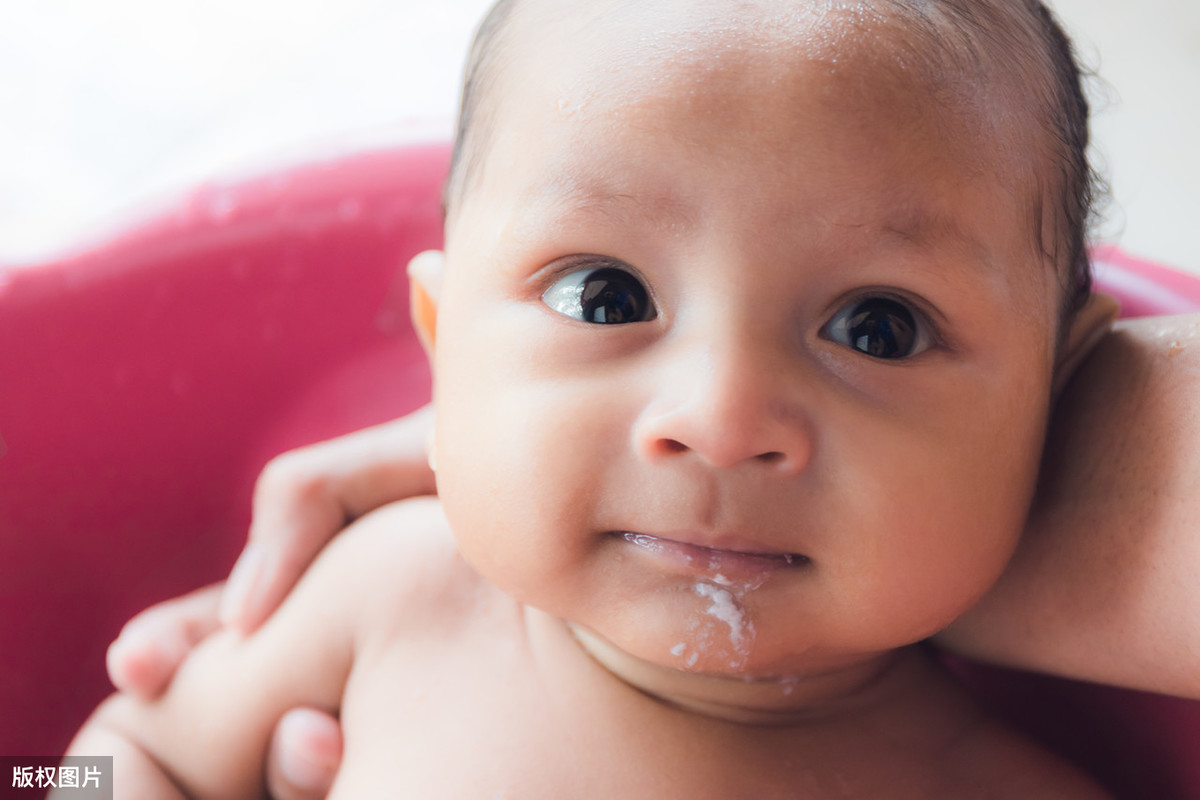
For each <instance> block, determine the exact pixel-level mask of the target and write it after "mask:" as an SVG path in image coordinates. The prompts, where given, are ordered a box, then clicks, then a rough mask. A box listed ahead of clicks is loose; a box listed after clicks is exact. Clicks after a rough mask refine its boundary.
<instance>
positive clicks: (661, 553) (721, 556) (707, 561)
mask: <svg viewBox="0 0 1200 800" xmlns="http://www.w3.org/2000/svg"><path fill="white" fill-rule="evenodd" d="M615 534H616V535H617V536H620V537H621V538H622V539H624V540H625V541H626V542H628V543H629V544H631V545H633V546H634V547H635V548H637V549H638V550H640V551H642V552H643V553H646V554H647V555H650V556H652V557H654V558H655V559H656V560H658V561H660V562H661V563H663V564H664V565H667V566H670V567H674V568H676V569H680V568H682V569H684V570H686V571H689V572H699V573H704V574H707V575H709V576H712V577H714V578H722V577H724V578H729V579H735V578H742V579H745V578H756V577H762V576H764V575H765V574H767V573H769V572H774V571H776V570H785V569H793V570H794V569H801V568H804V567H807V566H809V565H810V564H812V559H810V558H809V557H808V556H806V555H803V554H801V553H785V552H779V551H773V550H766V549H762V548H757V547H753V546H750V547H745V546H741V545H739V546H737V547H711V546H708V545H700V544H693V543H691V542H685V541H679V540H677V539H670V538H667V537H663V536H652V535H650V534H648V533H635V532H632V531H616V532H615Z"/></svg>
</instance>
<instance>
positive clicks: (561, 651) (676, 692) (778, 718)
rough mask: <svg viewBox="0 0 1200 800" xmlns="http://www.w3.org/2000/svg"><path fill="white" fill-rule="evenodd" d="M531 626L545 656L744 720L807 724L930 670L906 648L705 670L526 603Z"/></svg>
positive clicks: (708, 713)
mask: <svg viewBox="0 0 1200 800" xmlns="http://www.w3.org/2000/svg"><path fill="white" fill-rule="evenodd" d="M526 624H527V630H528V634H529V637H530V640H531V643H532V644H533V646H534V648H535V649H536V650H541V651H542V652H543V653H544V654H546V655H550V656H555V655H556V656H558V657H566V658H570V657H572V656H576V657H577V656H579V655H581V654H586V655H587V656H590V661H592V662H594V663H595V664H598V665H599V666H601V667H603V668H604V670H605V671H606V672H607V673H609V675H611V676H612V677H614V678H617V679H619V680H620V681H622V682H623V683H625V684H627V685H628V686H630V687H632V688H634V689H637V690H638V691H640V692H642V693H643V694H645V695H647V696H649V697H652V698H654V699H656V700H659V701H660V702H663V703H665V704H667V705H670V706H673V707H676V708H679V709H682V710H685V711H688V712H692V713H696V714H700V715H702V716H705V717H709V718H712V719H718V720H724V721H727V722H735V723H740V724H750V725H776V726H778V725H794V724H803V723H805V722H811V721H814V720H816V719H820V718H824V717H827V716H828V715H830V714H834V715H836V714H838V713H839V712H849V711H851V710H853V709H861V708H862V707H863V706H869V705H872V704H873V703H874V702H877V701H878V700H880V699H882V698H884V697H885V696H890V695H892V693H893V692H896V691H903V688H902V687H903V685H904V684H905V683H907V682H908V681H910V680H922V679H924V678H927V677H928V675H927V672H928V669H929V665H928V664H926V663H925V662H926V659H925V658H923V657H920V656H918V654H917V653H916V652H915V651H913V650H912V649H904V650H897V651H892V652H888V653H885V654H882V655H880V656H877V657H875V658H872V659H869V660H865V661H863V662H861V663H859V664H856V665H854V666H851V667H846V668H844V669H839V670H835V671H829V672H822V673H818V674H808V675H787V676H778V677H770V678H761V679H756V678H749V677H740V676H735V677H724V676H712V675H702V674H696V673H690V672H685V671H682V670H678V669H672V668H669V667H663V666H660V665H657V664H652V663H650V662H648V661H645V660H643V659H640V658H637V657H635V656H632V655H630V654H629V653H626V652H625V651H623V650H621V649H620V648H618V647H616V646H614V645H613V644H612V643H610V642H608V641H607V640H605V639H603V638H602V637H600V636H597V635H596V634H594V633H592V632H590V631H588V630H587V629H585V628H581V627H579V626H576V625H573V624H571V623H569V622H564V621H563V620H560V619H558V618H556V617H552V616H550V615H548V614H545V613H543V612H541V611H538V610H536V609H532V608H526ZM571 651H574V653H572V652H571ZM918 673H919V675H918Z"/></svg>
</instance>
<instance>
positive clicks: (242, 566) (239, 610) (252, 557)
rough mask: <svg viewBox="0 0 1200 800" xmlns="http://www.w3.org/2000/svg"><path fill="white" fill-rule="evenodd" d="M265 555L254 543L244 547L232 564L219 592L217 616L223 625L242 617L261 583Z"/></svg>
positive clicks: (233, 622)
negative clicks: (222, 588)
mask: <svg viewBox="0 0 1200 800" xmlns="http://www.w3.org/2000/svg"><path fill="white" fill-rule="evenodd" d="M265 561H266V556H265V555H264V553H263V551H262V549H261V548H260V547H259V546H258V545H256V544H248V545H246V549H245V550H243V551H242V554H241V555H240V556H239V557H238V560H237V563H236V564H234V565H233V571H232V572H230V573H229V581H228V582H227V583H226V584H225V591H223V592H221V606H220V608H219V610H218V612H217V616H218V617H219V618H220V620H221V624H223V625H234V624H235V623H237V622H238V621H239V618H241V617H244V616H245V614H246V611H247V608H248V607H249V605H250V602H251V600H252V599H253V598H254V595H255V594H257V592H258V589H259V587H260V586H261V585H262V580H263V571H264V568H265Z"/></svg>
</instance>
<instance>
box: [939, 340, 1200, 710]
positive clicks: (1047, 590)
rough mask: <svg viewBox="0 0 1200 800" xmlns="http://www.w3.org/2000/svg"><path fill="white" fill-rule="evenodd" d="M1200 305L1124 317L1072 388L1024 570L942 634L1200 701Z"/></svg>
mask: <svg viewBox="0 0 1200 800" xmlns="http://www.w3.org/2000/svg"><path fill="white" fill-rule="evenodd" d="M1197 398H1200V316H1181V317H1171V318H1159V319H1145V320H1130V321H1124V322H1120V323H1118V324H1117V325H1116V327H1115V329H1114V331H1113V332H1112V333H1111V334H1109V335H1108V336H1107V337H1106V338H1105V339H1104V340H1103V341H1102V342H1101V343H1100V344H1099V345H1098V346H1097V348H1096V350H1095V352H1094V353H1093V354H1092V356H1091V357H1090V358H1089V359H1088V360H1087V361H1086V362H1085V363H1084V364H1083V365H1082V367H1081V368H1080V370H1079V372H1078V373H1077V374H1076V376H1075V378H1074V379H1073V380H1072V381H1071V383H1070V384H1069V385H1068V386H1067V388H1066V391H1065V393H1064V395H1063V397H1062V399H1061V401H1060V403H1059V406H1058V409H1057V412H1056V415H1055V419H1054V421H1053V423H1052V425H1051V435H1050V440H1049V442H1048V444H1047V456H1046V462H1045V465H1044V467H1043V475H1042V485H1041V487H1040V490H1039V494H1038V498H1037V500H1036V503H1035V506H1034V509H1033V512H1032V514H1031V517H1030V523H1029V527H1028V529H1027V531H1026V536H1025V538H1024V540H1023V542H1022V544H1021V547H1020V549H1019V551H1018V553H1017V556H1016V558H1015V559H1014V561H1013V563H1012V565H1011V567H1010V568H1009V570H1008V572H1007V573H1006V574H1005V576H1004V577H1003V578H1002V579H1001V581H1000V583H999V584H998V585H997V586H996V587H995V589H994V590H993V591H992V592H991V593H990V594H989V595H988V596H987V597H986V598H984V600H983V601H982V602H981V603H980V604H979V605H978V606H977V607H976V609H974V610H973V611H972V612H971V613H969V614H968V615H966V616H965V617H963V618H962V619H961V620H959V621H958V622H957V623H955V625H954V626H952V627H951V628H950V629H949V630H948V631H946V632H945V633H944V634H942V635H941V637H939V638H940V641H941V643H942V644H944V645H946V646H947V647H949V648H951V649H954V650H957V651H959V652H962V653H964V654H966V655H971V656H975V657H979V658H982V659H984V660H988V661H993V662H998V663H1003V664H1008V665H1012V666H1018V667H1023V668H1029V669H1035V670H1040V671H1045V672H1050V673H1053V674H1058V675H1065V676H1069V677H1075V678H1082V679H1087V680H1094V681H1098V682H1103V683H1110V684H1116V685H1121V686H1127V687H1131V688H1137V689H1146V690H1150V691H1156V692H1164V693H1169V694H1175V695H1180V696H1185V697H1192V698H1200V581H1197V580H1196V576H1197V575H1200V402H1197Z"/></svg>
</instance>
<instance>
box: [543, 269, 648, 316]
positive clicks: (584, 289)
mask: <svg viewBox="0 0 1200 800" xmlns="http://www.w3.org/2000/svg"><path fill="white" fill-rule="evenodd" d="M589 281H593V285H595V284H597V283H600V282H601V281H605V284H604V286H601V287H600V288H594V289H590V290H589V288H588V283H589ZM621 284H623V285H621ZM540 299H541V301H542V302H543V303H545V304H546V306H548V307H549V308H550V309H551V310H553V311H556V312H557V313H559V314H562V315H563V316H566V317H569V318H571V319H576V320H579V321H581V322H586V323H589V324H609V325H612V324H632V323H636V322H649V321H651V320H653V319H655V318H657V316H658V310H657V304H656V303H655V302H654V298H653V295H652V294H651V292H650V289H649V288H648V287H647V285H646V281H645V280H643V279H642V277H641V276H640V275H638V274H637V272H636V270H634V269H633V268H631V267H629V266H628V265H626V264H623V263H621V262H618V261H613V260H610V259H593V260H589V259H586V258H585V259H580V260H577V261H574V262H573V263H571V264H569V265H567V266H566V267H564V268H562V269H559V270H555V272H554V273H553V274H552V275H551V276H550V277H549V279H548V282H547V285H546V287H545V288H544V289H543V290H542V292H541V295H540ZM609 304H611V306H610V305H609ZM609 307H611V308H612V310H611V312H610V311H609V310H607V309H608V308H609Z"/></svg>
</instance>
